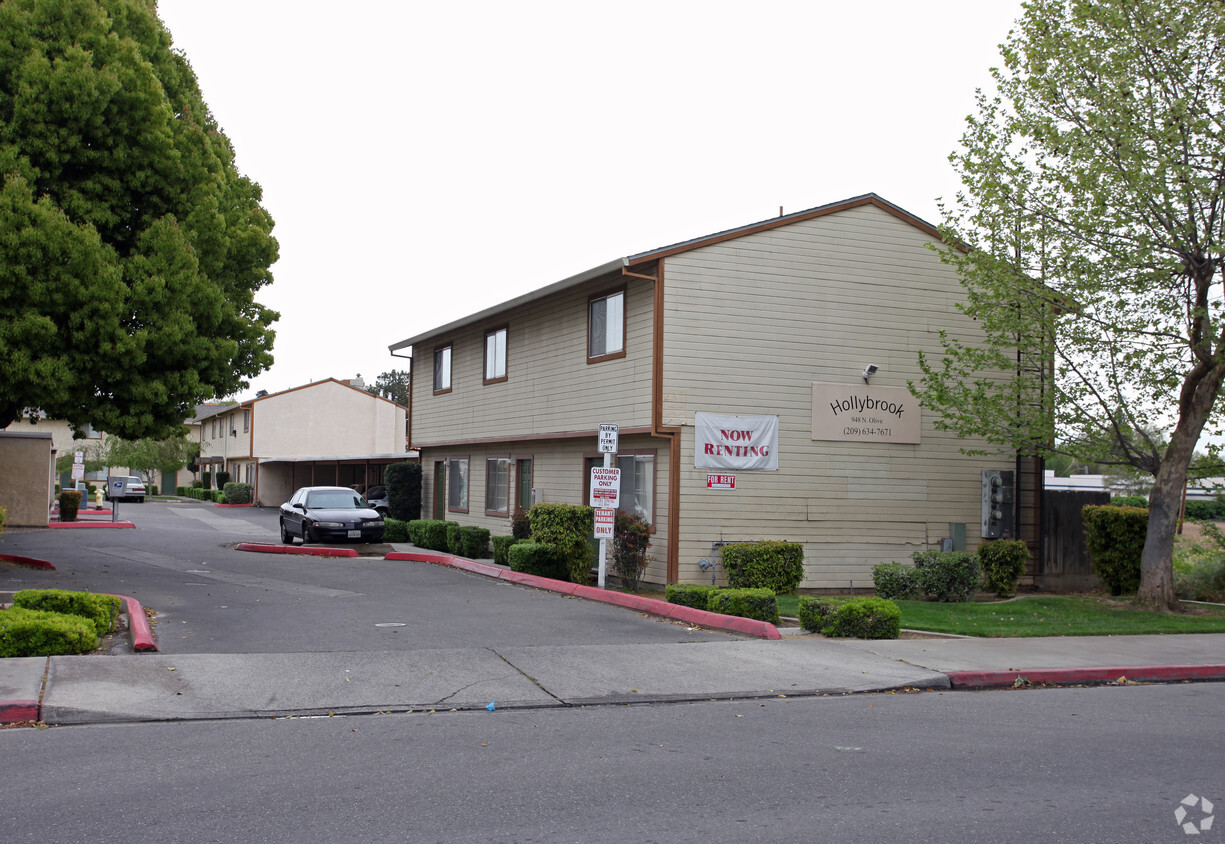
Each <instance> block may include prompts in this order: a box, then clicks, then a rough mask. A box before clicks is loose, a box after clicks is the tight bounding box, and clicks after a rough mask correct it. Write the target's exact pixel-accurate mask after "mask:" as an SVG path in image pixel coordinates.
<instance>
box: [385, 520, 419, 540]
mask: <svg viewBox="0 0 1225 844" xmlns="http://www.w3.org/2000/svg"><path fill="white" fill-rule="evenodd" d="M383 541H384V542H408V541H409V540H408V522H402V521H400V520H399V519H393V518H391V516H386V517H384V519H383ZM413 544H416V543H413Z"/></svg>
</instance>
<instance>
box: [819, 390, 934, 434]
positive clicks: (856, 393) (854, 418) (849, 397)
mask: <svg viewBox="0 0 1225 844" xmlns="http://www.w3.org/2000/svg"><path fill="white" fill-rule="evenodd" d="M922 429H923V417H922V416H921V415H920V411H919V400H918V399H916V398H915V397H914V396H912V395H911V394H910V391H909V390H907V389H906V388H905V387H870V386H868V385H867V384H864V385H863V386H857V385H854V384H820V383H814V384H813V385H812V438H813V439H814V440H839V441H841V442H878V443H917V442H919V441H920V433H921V432H922Z"/></svg>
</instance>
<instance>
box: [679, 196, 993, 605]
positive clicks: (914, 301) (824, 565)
mask: <svg viewBox="0 0 1225 844" xmlns="http://www.w3.org/2000/svg"><path fill="white" fill-rule="evenodd" d="M930 240H931V237H930V235H928V234H926V233H925V232H923V231H922V230H920V229H918V228H915V227H914V226H911V225H909V224H907V223H905V222H904V221H902V220H899V219H898V218H897V217H894V216H892V215H890V214H888V213H886V212H884V211H882V210H880V209H878V208H875V207H873V206H862V207H859V208H854V209H850V210H845V211H841V212H839V213H835V214H830V215H827V216H824V217H819V218H816V219H813V220H808V221H804V222H798V223H795V224H792V225H789V226H785V227H782V228H779V229H774V230H771V231H768V232H763V233H760V234H753V235H748V236H745V237H741V238H738V239H735V240H731V241H727V242H724V243H720V244H715V245H711V246H707V247H702V248H699V249H695V250H693V251H691V252H687V253H683V254H681V255H677V256H674V257H671V258H668V259H667V261H666V267H665V324H664V330H665V337H666V339H665V342H664V376H663V378H664V380H663V396H664V424H666V425H679V426H683V432H682V452H681V466H682V477H681V479H680V486H681V501H680V523H681V535H680V546H679V578H680V580H681V581H682V582H684V581H697V582H701V581H703V580H708V579H709V577H710V575H709V574H703V573H702V572H701V571H700V570H699V568H698V565H697V564H698V560H699V559H701V558H703V557H705V558H711V556H712V554H715V553H716V552H717V550H718V549H717V543H720V542H727V541H741V540H746V539H786V540H791V541H796V542H802V543H804V544H805V548H806V557H807V575H806V578H805V581H804V583H803V585H804V586H805V587H811V588H839V589H845V588H847V587H848V586H850V585H852V584H854V585H855V587H856V588H859V587H860V586H870V585H871V568H872V566H873V565H875V564H877V563H880V562H885V561H889V560H899V561H902V560H907V559H908V556H909V554H910V553H911V552H912V551H917V550H922V549H925V548H930V547H938V543H939V542H940V540H941V539H942V538H943V537H946V536H949V535H950V528H949V524H950V523H951V522H962V523H965V524H966V536H967V540H968V543H969V545H970V547H971V548H973V547H976V546H977V544H978V543H979V542H980V541H981V540H980V539H979V519H980V495H981V480H980V470H981V469H983V468H997V469H1011V468H1013V462H1012V457H1011V456H1008V455H1006V456H1001V457H995V458H991V457H986V458H985V457H967V456H965V455H962V454H960V452H959V448H960V447H962V446H964V445H966V443H963V442H961V441H959V440H957V439H956V438H954V437H953V436H952V435H950V434H947V433H943V432H939V431H937V430H936V429H935V427H934V424H933V423H934V421H935V420H934V418H933V417H932V416H931V415H930V414H925V415H924V418H923V426H922V442H921V443H920V444H917V445H915V444H900V443H877V444H862V443H844V442H830V441H814V440H812V439H811V432H812V407H811V400H812V387H811V385H812V383H813V382H832V383H845V384H851V385H853V384H856V383H858V384H862V383H863V382H862V377H861V373H862V372H863V369H864V367H865V366H866V365H867V364H869V363H873V364H876V365H878V366H879V367H880V370H879V372H878V373H877V374H876V375H875V376H873V378H872V385H873V386H888V387H905V386H906V382H907V380H917V379H918V378H919V376H920V372H919V369H918V366H917V354H918V352H919V350H921V349H922V350H925V351H927V352H929V353H933V354H938V353H939V351H940V344H939V340H938V332H939V331H940V330H941V329H946V330H948V331H949V332H950V333H952V334H954V335H959V336H963V337H966V338H972V337H973V336H974V333H973V326H972V324H970V323H969V321H968V320H966V319H965V318H964V317H961V316H960V315H959V314H958V313H957V312H956V310H955V304H956V302H957V301H959V299H960V297H961V294H962V288H961V286H960V285H959V284H958V281H957V279H956V276H955V275H954V273H953V271H952V270H951V269H949V268H947V267H946V266H944V265H943V264H942V263H941V262H940V260H939V258H938V256H937V255H935V254H933V253H932V252H931V250H930V249H929V248H928V247H927V245H926V244H927V243H928V242H930ZM695 411H705V412H712V413H727V414H740V415H766V414H777V415H778V416H779V417H780V434H779V447H778V455H779V471H777V472H738V473H736V474H737V488H736V490H734V491H725V490H707V489H706V487H705V480H706V474H707V470H705V469H702V470H698V469H695V468H694V467H693V437H694V430H693V422H694V418H693V414H694V412H695ZM974 445H981V444H979V443H976V444H974ZM720 574H721V572H720Z"/></svg>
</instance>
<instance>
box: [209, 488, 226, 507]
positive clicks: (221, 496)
mask: <svg viewBox="0 0 1225 844" xmlns="http://www.w3.org/2000/svg"><path fill="white" fill-rule="evenodd" d="M212 496H213V503H214V504H224V503H225V491H224V490H220V489H214V490H212Z"/></svg>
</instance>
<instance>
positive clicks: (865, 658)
mask: <svg viewBox="0 0 1225 844" xmlns="http://www.w3.org/2000/svg"><path fill="white" fill-rule="evenodd" d="M401 547H404V546H401ZM407 547H409V548H411V546H407ZM238 548H239V549H240V550H248V551H256V552H264V553H299V554H301V553H303V552H304V551H305V552H306V553H316V554H319V553H328V552H329V551H344V552H352V549H314V548H311V549H303V548H301V547H295V548H292V549H291V548H289V547H286V546H278V545H250V544H243V545H239V546H238ZM393 548H394V546H393ZM367 550H374V549H367ZM352 553H353V554H354V555H355V553H356V552H352ZM345 556H350V553H345ZM385 559H389V560H406V561H415V562H427V563H432V564H435V565H444V566H449V567H453V568H458V569H460V570H463V571H466V572H470V573H473V574H478V575H481V576H485V577H494V578H498V579H500V580H505V581H506V582H508V583H513V584H517V585H521V586H528V587H531V588H535V589H543V590H547V591H552V592H558V593H561V594H565V595H571V596H574V597H581V598H584V599H587V600H594V601H600V602H603V603H608V604H613V605H616V606H621V607H625V608H627V609H631V610H634V611H637V612H643V613H649V614H652V615H656V616H660V617H663V618H669V619H672V620H674V621H678V622H682V623H686V624H690V625H694V626H700V627H707V628H712V629H720V630H726V631H728V632H730V633H735V634H739V635H740V636H745V637H752V638H744V639H731V640H729V641H726V642H704V643H700V644H698V643H675V644H643V645H629V646H624V645H617V646H601V645H579V646H564V645H557V646H533V647H510V648H455V649H432V650H421V651H394V652H375V653H298V654H160V653H152V652H148V653H131V654H120V655H112V656H104V657H99V656H97V655H87V656H58V657H33V658H25V659H20V658H19V659H5V660H0V723H13V722H18V721H35V720H42V721H44V722H46V723H50V724H89V723H104V722H111V723H113V722H132V721H167V720H195V719H217V718H272V717H292V716H300V717H303V716H327V715H346V714H373V713H393V712H410V711H412V712H415V711H436V712H445V711H452V710H475V709H477V708H482V709H484V708H487V707H488V705H489V704H490V703H494V704H495V707H496V709H509V708H542V707H567V706H591V705H610V704H616V705H624V704H633V703H651V702H671V701H677V702H680V701H694V700H716V699H745V698H778V697H801V696H814V695H841V694H853V693H863V692H884V691H892V690H899V689H906V688H910V689H924V690H926V689H991V688H1006V687H1013V686H1014V685H1021V686H1028V685H1045V684H1059V685H1069V684H1070V685H1081V684H1102V683H1132V682H1177V681H1214V680H1215V681H1220V680H1225V659H1223V656H1225V634H1179V635H1153V636H1101V637H1058V638H1046V639H966V638H948V639H944V638H941V639H900V640H898V639H895V640H875V641H873V640H827V639H823V638H822V637H819V636H815V635H812V634H805V633H801V634H799V635H792V631H787V635H784V634H783V633H780V631H779V630H778V629H777V628H776V627H775V626H774V625H772V624H767V623H765V622H759V621H753V620H751V619H744V618H737V617H732V616H725V615H720V614H717V613H707V612H703V611H700V610H694V609H691V608H688V607H680V606H677V605H674V604H668V603H667V602H665V601H660V600H655V599H652V598H644V597H641V596H634V595H626V594H624V593H620V592H610V591H605V590H600V589H594V588H592V587H587V586H580V585H577V584H573V583H565V582H562V581H557V580H551V579H549V578H543V577H536V576H533V575H526V574H522V573H519V572H513V571H510V570H509V569H506V568H503V567H500V566H495V565H491V564H489V563H483V562H479V561H476V560H468V559H465V558H462V557H454V556H450V555H446V554H438V553H433V552H421V551H417V550H398V549H397V550H392V551H390V552H387V553H386V554H385ZM2 597H3V596H2V595H0V599H2ZM128 602H130V603H128ZM132 605H135V606H132ZM125 608H126V610H127V614H128V616H129V618H130V619H132V620H133V621H134V620H135V619H136V618H137V617H139V619H140V621H141V622H144V621H145V616H144V612H143V610H142V609H140V607H139V604H136V602H135V601H131V599H126V601H125ZM145 626H146V629H147V623H146V625H145ZM135 627H136V624H135V623H134V624H133V625H132V629H133V630H135ZM135 641H136V640H135V639H134V647H136V645H135ZM147 644H148V645H150V646H152V638H151V636H150V637H149V640H148V643H147ZM1019 677H1020V678H1021V679H1020V680H1018V678H1019Z"/></svg>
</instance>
